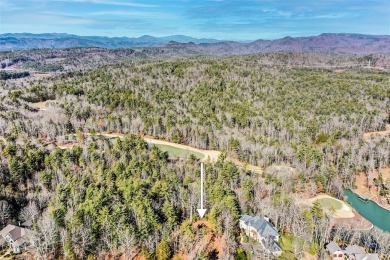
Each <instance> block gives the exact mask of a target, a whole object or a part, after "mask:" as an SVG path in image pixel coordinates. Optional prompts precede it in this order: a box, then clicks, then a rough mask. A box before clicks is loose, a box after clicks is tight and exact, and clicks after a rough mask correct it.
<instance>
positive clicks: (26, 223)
mask: <svg viewBox="0 0 390 260" xmlns="http://www.w3.org/2000/svg"><path fill="white" fill-rule="evenodd" d="M22 226H25V227H31V226H32V220H31V219H27V220H26V221H24V222H23V223H22Z"/></svg>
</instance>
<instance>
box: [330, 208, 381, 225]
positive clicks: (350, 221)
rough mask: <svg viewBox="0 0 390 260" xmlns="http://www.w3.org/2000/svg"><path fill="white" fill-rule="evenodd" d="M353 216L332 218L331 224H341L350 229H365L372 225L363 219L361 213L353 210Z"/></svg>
mask: <svg viewBox="0 0 390 260" xmlns="http://www.w3.org/2000/svg"><path fill="white" fill-rule="evenodd" d="M353 213H354V214H355V216H354V217H353V218H334V219H333V221H334V222H333V224H334V226H335V227H337V226H343V227H346V228H348V229H350V230H366V229H371V228H372V227H373V225H372V223H371V222H370V221H368V220H367V219H365V218H364V217H363V216H362V215H360V214H359V213H357V212H356V211H355V210H354V211H353Z"/></svg>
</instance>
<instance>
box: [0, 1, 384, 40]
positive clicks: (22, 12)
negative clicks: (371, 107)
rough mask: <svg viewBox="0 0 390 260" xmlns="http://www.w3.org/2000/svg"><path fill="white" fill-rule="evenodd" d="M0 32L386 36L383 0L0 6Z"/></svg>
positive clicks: (218, 36)
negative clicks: (353, 34) (349, 33)
mask: <svg viewBox="0 0 390 260" xmlns="http://www.w3.org/2000/svg"><path fill="white" fill-rule="evenodd" d="M0 23H1V24H0V33H9V32H12V33H16V32H19V33H20V32H30V33H44V32H60V33H71V34H78V35H101V36H110V37H111V36H128V37H138V36H142V35H145V34H148V35H153V36H167V35H173V34H184V35H188V36H193V37H207V38H216V39H228V40H254V39H260V38H261V39H276V38H282V37H284V36H309V35H318V34H321V33H324V32H333V33H337V32H351V33H363V34H386V35H390V0H338V1H336V0H285V1H277V0H257V1H255V0H253V1H245V0H241V1H239V0H237V1H227V0H209V1H206V0H197V1H195V0H193V1H190V0H177V1H170V0H166V1H159V0H153V1H141V0H134V1H126V0H112V1H111V0H0Z"/></svg>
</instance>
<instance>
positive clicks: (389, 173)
mask: <svg viewBox="0 0 390 260" xmlns="http://www.w3.org/2000/svg"><path fill="white" fill-rule="evenodd" d="M379 172H380V173H381V174H382V178H383V181H384V182H386V180H388V179H390V167H386V168H383V169H381V170H379ZM378 176H379V173H378V171H373V172H372V173H371V174H370V178H369V179H368V180H367V175H366V174H365V173H363V172H361V173H359V174H358V175H356V179H355V187H356V189H355V192H356V193H358V194H360V195H364V196H366V197H367V198H369V199H370V200H372V201H375V202H376V203H378V204H379V205H381V206H382V207H384V208H387V209H389V210H390V204H389V203H388V201H387V199H386V198H385V197H383V196H380V195H379V190H378V187H376V186H375V185H374V178H375V179H378ZM389 200H390V196H389Z"/></svg>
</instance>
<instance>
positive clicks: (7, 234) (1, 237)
mask: <svg viewBox="0 0 390 260" xmlns="http://www.w3.org/2000/svg"><path fill="white" fill-rule="evenodd" d="M28 232H29V230H28V229H26V228H22V227H19V226H14V225H7V226H6V227H5V228H4V229H3V230H1V231H0V247H3V246H6V245H7V244H8V246H9V247H10V248H11V249H12V251H13V252H14V253H20V252H21V251H22V250H24V249H26V247H27V245H28V243H29V239H28Z"/></svg>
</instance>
